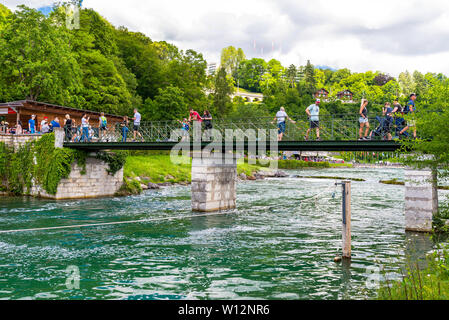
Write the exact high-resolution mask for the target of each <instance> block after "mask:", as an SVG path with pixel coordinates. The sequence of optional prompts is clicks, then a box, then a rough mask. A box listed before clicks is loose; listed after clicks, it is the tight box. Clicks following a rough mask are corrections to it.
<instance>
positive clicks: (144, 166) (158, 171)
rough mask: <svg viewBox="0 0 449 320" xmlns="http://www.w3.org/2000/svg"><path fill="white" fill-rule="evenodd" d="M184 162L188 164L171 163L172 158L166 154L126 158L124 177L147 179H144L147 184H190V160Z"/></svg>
mask: <svg viewBox="0 0 449 320" xmlns="http://www.w3.org/2000/svg"><path fill="white" fill-rule="evenodd" d="M184 160H185V162H186V163H183V164H174V163H172V162H171V161H170V156H169V155H165V154H154V155H131V156H128V157H127V158H126V164H125V168H124V176H125V177H129V178H135V177H147V178H148V179H144V182H146V183H148V182H152V183H162V182H171V183H180V182H190V181H191V164H190V159H184ZM145 180H146V181H145Z"/></svg>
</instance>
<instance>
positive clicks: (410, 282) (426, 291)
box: [378, 247, 449, 300]
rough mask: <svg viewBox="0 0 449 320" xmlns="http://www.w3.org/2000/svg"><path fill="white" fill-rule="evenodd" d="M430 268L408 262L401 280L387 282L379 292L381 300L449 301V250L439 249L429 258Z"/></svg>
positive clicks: (445, 248) (402, 272)
mask: <svg viewBox="0 0 449 320" xmlns="http://www.w3.org/2000/svg"><path fill="white" fill-rule="evenodd" d="M427 263H428V267H427V268H424V269H423V270H420V268H419V266H418V263H411V262H410V261H409V262H408V265H407V268H406V269H405V270H402V269H401V270H400V273H401V280H396V281H391V280H390V281H388V280H387V281H385V282H384V283H383V284H382V287H381V288H380V289H379V291H378V299H379V300H448V299H449V250H448V248H447V247H443V248H441V247H439V248H438V250H435V251H434V252H433V253H431V254H430V255H429V256H428V257H427Z"/></svg>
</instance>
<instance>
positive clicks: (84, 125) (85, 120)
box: [80, 114, 90, 142]
mask: <svg viewBox="0 0 449 320" xmlns="http://www.w3.org/2000/svg"><path fill="white" fill-rule="evenodd" d="M89 120H90V117H88V116H87V114H84V115H83V117H82V118H81V130H82V135H81V140H80V141H81V142H90V137H89Z"/></svg>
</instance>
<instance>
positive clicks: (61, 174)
mask: <svg viewBox="0 0 449 320" xmlns="http://www.w3.org/2000/svg"><path fill="white" fill-rule="evenodd" d="M49 159H50V163H49V166H48V167H47V168H46V169H45V171H43V176H42V177H40V178H41V179H42V187H43V188H44V190H45V191H47V192H48V193H49V194H52V195H54V194H56V192H57V191H58V185H59V182H60V181H61V179H65V178H68V177H69V175H70V172H71V171H72V163H73V161H74V152H73V150H71V149H55V150H54V151H53V154H52V156H51V158H50V157H49ZM41 170H42V168H41Z"/></svg>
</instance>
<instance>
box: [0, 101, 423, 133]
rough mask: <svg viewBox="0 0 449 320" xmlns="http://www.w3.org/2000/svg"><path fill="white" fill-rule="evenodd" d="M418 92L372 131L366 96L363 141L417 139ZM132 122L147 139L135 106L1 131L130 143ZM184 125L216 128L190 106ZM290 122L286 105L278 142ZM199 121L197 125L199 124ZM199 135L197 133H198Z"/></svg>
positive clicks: (312, 109) (311, 109) (387, 108)
mask: <svg viewBox="0 0 449 320" xmlns="http://www.w3.org/2000/svg"><path fill="white" fill-rule="evenodd" d="M415 100H416V94H414V93H413V94H411V95H410V99H409V101H408V102H407V105H406V106H405V107H402V106H401V104H400V103H399V101H398V100H397V99H396V100H395V101H393V103H390V102H386V103H385V105H384V106H383V108H382V116H376V117H375V118H376V120H377V122H378V123H379V125H378V126H377V127H376V128H375V129H373V130H371V131H370V128H371V126H370V119H369V116H368V115H369V110H368V105H369V101H368V100H367V99H362V101H361V106H360V110H359V119H358V122H359V125H360V126H359V137H358V138H359V140H360V141H365V140H372V139H374V138H375V137H381V139H383V140H392V139H393V134H394V135H396V136H398V137H399V138H401V137H410V134H409V133H408V131H409V130H412V132H413V138H416V120H415V118H414V114H415V113H416V106H415ZM320 103H321V101H320V99H316V101H315V103H314V104H312V105H310V106H308V107H307V108H306V110H305V113H306V115H307V117H308V120H309V124H310V126H309V127H308V129H307V132H306V135H305V136H304V140H306V141H308V140H309V137H310V134H311V133H313V132H315V135H316V140H317V141H320V140H321V139H320ZM405 115H409V117H408V119H409V120H408V121H406V120H405V119H404V116H405ZM130 121H132V131H133V139H132V141H133V142H136V141H137V139H138V141H140V142H144V141H145V139H144V137H143V135H142V133H141V121H142V116H141V114H140V113H139V112H138V110H137V109H134V114H133V117H132V118H128V116H125V117H123V121H121V122H120V123H118V124H117V125H116V126H111V127H108V119H107V118H106V116H105V114H104V113H103V112H102V113H101V114H100V117H99V118H98V125H97V126H95V125H93V124H92V123H91V119H90V117H89V116H88V114H84V115H83V116H82V118H81V123H79V124H78V125H77V123H76V121H75V119H72V118H71V116H70V115H69V114H67V115H66V116H65V118H64V120H63V123H61V122H60V119H59V117H57V116H56V117H54V118H53V119H52V121H49V119H48V117H44V118H43V119H42V121H40V122H38V121H37V119H36V115H32V116H31V119H30V120H29V121H28V123H27V124H26V125H25V127H24V126H23V124H22V122H21V121H20V120H19V121H18V122H17V125H16V126H15V127H13V128H9V125H8V123H6V122H4V121H2V122H1V123H0V133H9V134H24V133H29V134H46V133H50V132H53V130H54V129H55V128H61V127H62V128H64V131H65V140H66V141H68V142H91V141H93V138H95V141H100V142H109V141H111V142H112V141H117V137H115V138H112V137H111V135H110V132H109V131H110V129H112V127H114V128H113V129H112V130H111V131H114V133H116V132H119V134H120V135H121V139H120V138H119V140H120V141H121V142H128V134H129V131H130V130H131V127H130ZM177 121H178V122H179V124H180V125H181V132H182V134H181V141H184V140H186V139H187V138H188V137H189V136H190V130H191V129H192V128H193V129H194V130H199V132H197V133H196V134H197V135H196V136H197V137H198V136H201V132H202V130H204V135H203V136H202V138H203V140H206V141H207V140H210V139H211V130H212V128H213V118H212V115H211V113H210V112H209V110H204V112H203V114H202V115H201V114H200V113H199V112H197V111H195V110H194V109H193V108H190V112H189V116H188V118H187V117H186V118H184V119H182V120H177ZM287 121H289V122H291V123H292V124H296V121H294V120H293V119H292V118H290V117H289V115H288V114H287V112H286V110H285V108H284V107H281V108H280V110H279V111H278V112H277V113H276V116H275V118H274V120H273V121H272V124H274V123H275V122H276V123H277V129H278V141H282V140H283V138H284V137H285V132H286V126H287ZM195 123H196V125H195ZM194 134H195V133H194Z"/></svg>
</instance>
